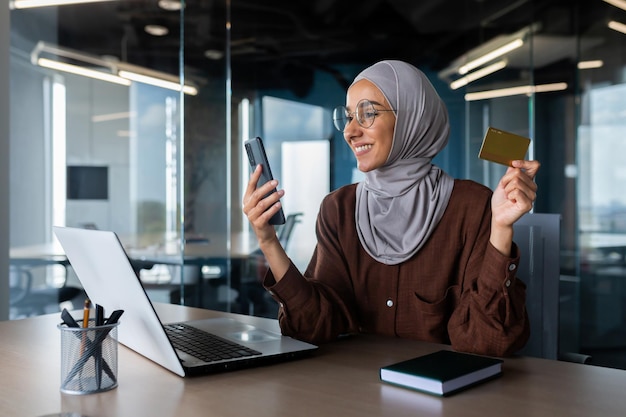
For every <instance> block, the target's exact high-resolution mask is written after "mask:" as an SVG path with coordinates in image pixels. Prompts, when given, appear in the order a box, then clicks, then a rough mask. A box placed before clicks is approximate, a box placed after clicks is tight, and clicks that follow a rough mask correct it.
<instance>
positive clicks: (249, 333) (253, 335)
mask: <svg viewBox="0 0 626 417" xmlns="http://www.w3.org/2000/svg"><path fill="white" fill-rule="evenodd" d="M228 336H229V337H230V338H231V339H234V340H239V341H242V342H249V343H250V342H252V343H254V342H267V341H269V340H277V339H280V336H279V335H277V334H274V333H270V332H266V331H263V330H260V329H251V330H246V331H243V332H236V333H231V334H229V335H228Z"/></svg>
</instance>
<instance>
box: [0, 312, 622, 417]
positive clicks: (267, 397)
mask: <svg viewBox="0 0 626 417" xmlns="http://www.w3.org/2000/svg"><path fill="white" fill-rule="evenodd" d="M156 307H157V310H158V312H159V314H160V316H161V317H162V318H163V319H164V321H178V320H187V319H192V318H194V319H195V318H203V317H215V316H220V315H224V314H226V315H227V313H218V312H212V311H209V310H200V309H194V308H189V307H181V306H174V305H167V304H159V305H157V306H156ZM239 317H242V318H244V319H245V320H248V321H249V322H259V323H267V319H260V318H255V317H248V316H239ZM58 322H59V317H58V315H57V314H53V315H47V316H40V317H35V318H29V319H24V320H17V321H5V322H0V370H1V374H2V381H1V382H0V415H2V416H12V417H20V416H30V417H33V416H43V415H47V414H52V413H59V412H61V411H63V412H76V413H82V414H83V415H88V416H91V417H95V416H159V417H168V416H197V415H206V416H236V417H240V416H255V417H256V416H272V417H276V416H283V415H284V416H290V417H292V416H342V417H350V416H358V417H363V416H417V415H419V416H464V417H467V416H477V417H489V416H550V417H553V416H557V415H566V416H568V417H575V416H581V417H583V416H584V417H589V416H603V417H611V416H620V417H622V416H624V414H625V412H626V395H624V394H625V391H624V389H625V387H626V371H621V370H616V369H609V368H601V367H595V366H590V365H581V364H573V363H566V362H557V361H549V360H544V359H536V358H512V359H506V360H505V362H504V367H503V371H504V374H503V376H502V377H501V378H498V379H496V380H493V381H490V382H488V383H486V384H483V385H480V386H476V387H474V388H472V389H470V390H467V391H464V392H461V393H459V394H456V395H454V396H451V397H448V398H438V397H433V396H429V395H427V394H422V393H418V392H413V391H409V390H405V389H402V388H397V387H393V386H390V385H387V384H384V383H381V382H380V381H379V379H378V369H379V368H380V367H381V366H383V365H387V364H390V363H392V362H396V361H399V360H403V359H407V358H410V357H413V356H417V355H422V354H426V353H429V352H433V351H435V350H438V349H439V348H441V346H439V345H433V344H429V343H423V342H416V341H410V340H401V339H392V338H384V337H377V336H364V335H362V336H358V337H354V338H349V339H345V340H342V341H338V342H335V343H331V344H328V345H324V346H322V347H320V349H319V351H318V352H316V353H315V354H314V355H313V356H312V357H310V358H306V359H302V360H297V361H293V362H287V363H281V364H276V365H271V366H266V367H261V368H254V369H247V370H239V371H234V372H230V373H223V374H216V375H209V376H203V377H196V378H187V379H183V378H180V377H178V376H176V375H174V374H172V373H170V372H168V371H166V370H165V369H163V368H161V367H159V366H158V365H155V364H154V363H152V362H150V361H149V360H147V359H145V358H143V357H141V356H139V355H137V354H136V353H134V352H132V351H130V350H128V349H127V348H125V347H122V346H120V351H119V386H118V387H117V388H116V389H114V390H112V391H108V392H105V393H101V394H91V395H85V396H73V395H66V394H61V392H60V391H59V372H60V371H59V369H60V355H59V350H60V346H59V345H60V336H59V334H58V329H57V328H56V324H57V323H58ZM270 324H271V325H274V324H275V323H270ZM121 325H122V326H123V322H122V324H121Z"/></svg>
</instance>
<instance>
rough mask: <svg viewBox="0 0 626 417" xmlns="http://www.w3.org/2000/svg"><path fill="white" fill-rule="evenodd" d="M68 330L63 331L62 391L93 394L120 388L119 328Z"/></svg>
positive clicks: (93, 322)
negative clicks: (118, 384) (118, 385)
mask: <svg viewBox="0 0 626 417" xmlns="http://www.w3.org/2000/svg"><path fill="white" fill-rule="evenodd" d="M118 325H119V323H114V324H108V325H102V326H95V321H94V320H90V321H89V327H86V328H82V327H68V326H66V325H64V324H59V325H58V326H57V327H58V328H59V330H60V331H61V392H63V393H65V394H93V393H97V392H103V391H108V390H110V389H113V388H115V387H117V350H118V341H117V326H118Z"/></svg>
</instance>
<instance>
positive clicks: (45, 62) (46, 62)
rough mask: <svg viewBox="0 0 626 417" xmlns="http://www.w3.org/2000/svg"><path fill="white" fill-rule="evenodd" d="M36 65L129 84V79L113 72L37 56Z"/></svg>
mask: <svg viewBox="0 0 626 417" xmlns="http://www.w3.org/2000/svg"><path fill="white" fill-rule="evenodd" d="M37 65H39V66H41V67H45V68H50V69H54V70H58V71H63V72H68V73H70V74H75V75H82V76H83V77H89V78H95V79H97V80H101V81H108V82H110V83H115V84H121V85H126V86H129V85H130V81H129V80H127V79H125V78H121V77H118V76H116V75H113V74H108V73H106V72H102V71H96V70H92V69H89V68H84V67H80V66H77V65H72V64H66V63H65V62H59V61H53V60H51V59H47V58H39V59H37Z"/></svg>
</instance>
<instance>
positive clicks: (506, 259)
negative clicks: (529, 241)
mask: <svg viewBox="0 0 626 417" xmlns="http://www.w3.org/2000/svg"><path fill="white" fill-rule="evenodd" d="M334 120H335V126H336V127H337V128H338V129H339V130H342V131H343V135H344V139H345V140H346V142H347V143H348V145H349V146H350V148H351V149H352V151H353V152H354V155H355V157H356V159H357V164H358V168H359V170H360V171H362V172H364V173H365V179H364V181H362V182H360V183H358V184H351V185H347V186H344V187H341V188H339V189H337V190H335V191H333V192H331V193H330V194H329V195H327V196H326V198H325V199H324V201H323V202H322V204H321V207H320V211H319V214H318V218H317V226H316V234H317V245H316V247H315V251H314V253H313V257H312V259H311V261H310V263H309V265H308V267H307V269H306V271H305V273H304V274H302V273H300V272H299V271H298V269H297V268H296V267H295V266H294V265H293V263H292V262H291V261H290V259H289V258H288V257H287V254H286V253H285V251H284V250H283V248H282V247H281V245H280V243H279V242H278V239H277V237H276V233H275V231H274V228H273V226H271V225H269V223H268V220H269V219H270V217H272V215H273V214H274V213H275V212H276V211H278V209H279V208H280V201H279V199H280V198H281V197H282V196H283V195H284V191H283V190H279V191H277V192H275V193H272V194H270V195H269V196H268V197H265V198H263V196H265V195H266V194H267V193H269V192H271V190H272V189H273V188H274V187H276V186H277V182H276V181H274V182H273V183H268V184H266V185H264V186H262V187H260V188H258V189H256V185H257V182H258V180H259V176H260V167H257V169H256V170H255V171H254V172H253V173H252V175H251V177H250V182H249V184H248V187H247V189H246V191H245V195H244V199H243V201H244V207H243V211H244V213H245V214H246V215H247V216H248V220H249V221H250V223H251V224H252V227H253V229H254V231H255V233H256V236H257V239H258V241H259V246H260V248H261V250H262V251H263V253H264V255H265V257H266V258H267V261H268V264H269V267H270V270H269V271H268V273H267V275H266V277H265V279H264V282H263V285H264V286H265V288H266V289H268V290H269V291H270V294H271V295H272V297H273V298H274V299H275V300H276V301H277V302H278V303H279V304H280V310H279V322H280V326H281V330H282V332H283V333H284V334H286V335H289V336H292V337H295V338H298V339H301V340H306V341H310V342H313V343H323V342H327V341H331V340H334V339H336V338H338V337H339V336H341V335H345V334H353V333H359V332H364V333H378V334H384V335H391V336H398V337H405V338H413V339H419V340H424V341H429V342H437V343H449V344H451V345H452V347H453V348H454V349H456V350H459V351H465V352H472V353H479V354H484V355H494V356H508V355H511V354H513V353H514V352H516V351H517V350H519V349H521V348H522V347H523V346H524V344H525V343H526V341H527V339H528V336H529V328H528V321H527V314H526V308H525V297H526V292H525V290H526V288H525V285H524V284H523V282H521V281H520V280H518V279H516V276H515V272H516V269H517V265H518V263H519V252H518V248H517V246H516V245H515V244H514V243H513V241H512V239H513V224H514V223H515V221H517V220H518V219H519V218H520V217H521V216H522V215H523V214H524V213H526V212H528V211H529V210H530V209H531V208H532V204H533V201H534V200H535V196H536V189H537V187H536V184H535V183H534V181H533V178H534V176H535V174H536V173H537V170H538V169H539V163H538V162H536V161H514V162H513V163H512V165H513V166H512V167H510V168H508V170H507V171H506V173H505V174H504V176H503V177H502V179H501V180H500V182H499V184H498V186H497V188H496V189H495V190H494V191H493V192H492V191H491V190H490V189H489V188H487V187H485V186H483V185H480V184H478V183H476V182H473V181H469V180H459V179H453V178H451V177H450V176H449V175H448V174H446V173H445V172H443V171H442V170H441V169H440V168H438V167H436V166H435V165H433V164H432V163H431V160H432V158H433V157H434V156H435V155H437V153H438V152H440V151H441V150H442V149H443V148H444V147H445V146H446V144H447V142H448V133H449V123H448V114H447V110H446V108H445V106H444V104H443V102H442V101H441V99H440V98H439V96H438V95H437V93H436V91H435V90H434V88H433V86H432V85H431V84H430V82H429V81H428V79H427V78H426V76H425V75H424V74H423V73H422V72H421V71H419V70H418V69H417V68H415V67H414V66H412V65H410V64H407V63H405V62H401V61H382V62H379V63H376V64H374V65H372V66H371V67H369V68H367V69H365V70H364V71H362V72H361V73H360V74H359V75H358V76H357V77H356V78H355V80H354V82H353V83H352V85H351V86H350V87H349V89H348V92H347V97H346V106H345V107H343V106H342V107H339V108H337V109H336V110H335V114H334Z"/></svg>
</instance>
